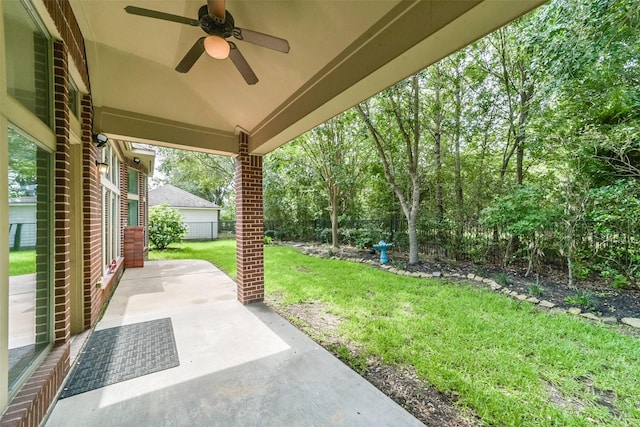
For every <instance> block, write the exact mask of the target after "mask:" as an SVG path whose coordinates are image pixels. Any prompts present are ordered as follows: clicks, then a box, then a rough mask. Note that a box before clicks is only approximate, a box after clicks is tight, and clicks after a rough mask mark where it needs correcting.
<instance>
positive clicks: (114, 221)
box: [101, 145, 120, 274]
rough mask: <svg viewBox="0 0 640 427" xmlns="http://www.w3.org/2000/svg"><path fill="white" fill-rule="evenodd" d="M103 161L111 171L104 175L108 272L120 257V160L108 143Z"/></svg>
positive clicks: (104, 244)
mask: <svg viewBox="0 0 640 427" xmlns="http://www.w3.org/2000/svg"><path fill="white" fill-rule="evenodd" d="M101 152H102V162H104V163H107V164H108V165H109V173H107V174H105V175H102V178H101V184H102V254H103V255H102V257H103V258H102V265H103V267H104V273H105V274H107V271H108V267H109V264H111V261H113V260H117V259H118V258H119V257H120V160H118V156H117V154H116V152H115V150H113V149H112V148H111V146H110V145H107V146H106V147H104V148H103V149H102V150H101Z"/></svg>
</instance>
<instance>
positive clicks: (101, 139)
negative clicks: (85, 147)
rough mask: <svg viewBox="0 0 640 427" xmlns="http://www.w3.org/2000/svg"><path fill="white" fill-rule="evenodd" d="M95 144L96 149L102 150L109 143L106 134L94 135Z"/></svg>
mask: <svg viewBox="0 0 640 427" xmlns="http://www.w3.org/2000/svg"><path fill="white" fill-rule="evenodd" d="M93 142H95V143H96V147H98V148H102V147H104V146H105V145H107V142H109V138H107V135H105V134H104V133H94V134H93Z"/></svg>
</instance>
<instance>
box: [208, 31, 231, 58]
mask: <svg viewBox="0 0 640 427" xmlns="http://www.w3.org/2000/svg"><path fill="white" fill-rule="evenodd" d="M204 50H205V51H206V52H207V54H208V55H209V56H210V57H212V58H215V59H226V58H227V57H228V56H229V52H230V51H231V47H230V46H229V42H227V41H226V40H225V39H223V38H222V37H220V36H209V37H207V38H205V39H204Z"/></svg>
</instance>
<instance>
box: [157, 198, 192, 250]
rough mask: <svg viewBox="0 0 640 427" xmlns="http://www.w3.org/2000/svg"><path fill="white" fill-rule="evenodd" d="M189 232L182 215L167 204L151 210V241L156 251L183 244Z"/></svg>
mask: <svg viewBox="0 0 640 427" xmlns="http://www.w3.org/2000/svg"><path fill="white" fill-rule="evenodd" d="M188 231H189V228H188V227H187V226H186V224H185V223H184V221H183V220H182V215H180V213H178V211H176V210H175V209H173V208H170V207H169V206H168V205H167V204H163V205H160V206H154V207H152V208H150V209H149V241H150V242H151V244H152V245H153V246H154V247H155V248H156V249H160V250H162V249H166V248H168V247H169V245H170V244H172V243H179V242H181V241H182V239H183V238H184V236H185V235H186V234H187V233H188Z"/></svg>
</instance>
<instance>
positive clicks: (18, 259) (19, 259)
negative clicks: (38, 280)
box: [9, 251, 36, 276]
mask: <svg viewBox="0 0 640 427" xmlns="http://www.w3.org/2000/svg"><path fill="white" fill-rule="evenodd" d="M35 272H36V251H17V252H13V251H11V252H9V276H21V275H23V274H31V273H35Z"/></svg>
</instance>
